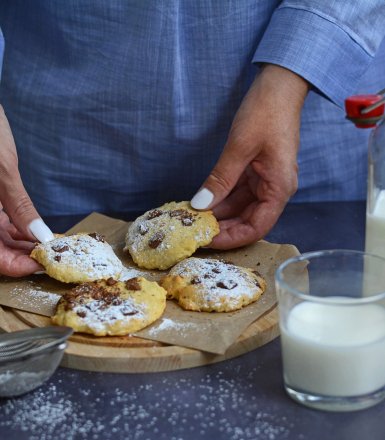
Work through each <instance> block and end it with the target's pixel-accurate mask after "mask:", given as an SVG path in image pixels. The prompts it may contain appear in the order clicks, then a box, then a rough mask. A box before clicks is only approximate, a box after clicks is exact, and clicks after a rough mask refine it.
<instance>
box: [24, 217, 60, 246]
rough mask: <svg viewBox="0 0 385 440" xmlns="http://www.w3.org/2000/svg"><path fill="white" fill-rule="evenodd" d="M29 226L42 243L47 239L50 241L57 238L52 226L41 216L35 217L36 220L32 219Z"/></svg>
mask: <svg viewBox="0 0 385 440" xmlns="http://www.w3.org/2000/svg"><path fill="white" fill-rule="evenodd" d="M28 227H29V230H30V231H31V232H32V234H33V235H34V236H35V237H36V238H37V239H38V240H39V241H40V242H41V243H45V242H46V241H50V240H53V239H54V238H55V237H54V235H53V234H52V232H51V230H50V228H49V227H48V226H47V225H46V224H45V223H44V222H43V220H42V219H41V218H35V220H32V221H31V223H30V224H29V226H28Z"/></svg>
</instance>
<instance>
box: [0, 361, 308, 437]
mask: <svg viewBox="0 0 385 440" xmlns="http://www.w3.org/2000/svg"><path fill="white" fill-rule="evenodd" d="M234 366H235V367H236V365H234V364H231V368H230V367H229V368H227V371H221V370H219V371H215V370H214V371H211V372H205V370H203V369H198V370H194V371H193V372H192V371H191V370H186V371H185V372H181V373H180V374H179V373H176V374H172V375H166V376H165V374H161V375H138V376H135V379H134V380H133V379H132V378H128V377H127V380H123V379H124V376H122V375H101V374H99V375H98V374H86V373H74V372H70V371H69V370H59V371H58V372H57V374H56V375H55V378H54V379H55V380H52V379H51V380H49V381H48V382H47V383H46V385H44V386H43V387H41V388H39V389H38V390H36V391H35V392H33V393H30V394H29V395H27V396H25V397H24V398H22V399H10V400H8V401H6V402H5V403H4V404H3V405H2V407H1V409H0V413H1V414H2V417H1V420H0V428H1V431H2V433H3V434H4V436H5V438H7V437H6V433H8V432H11V433H12V434H13V436H14V437H15V438H16V436H17V433H20V437H21V436H23V438H28V439H29V440H53V439H55V440H75V439H94V440H110V439H111V440H112V439H120V438H122V439H123V438H127V439H132V440H149V439H155V438H156V439H159V440H184V439H192V438H196V439H213V438H218V439H226V440H257V439H258V440H285V439H288V438H289V437H290V438H294V437H292V436H291V434H292V432H291V431H292V430H293V428H294V423H295V418H294V417H293V415H292V416H291V417H290V415H289V416H286V415H282V410H281V411H277V408H274V409H273V410H272V411H271V412H270V411H269V409H268V407H269V406H270V407H271V404H270V405H269V403H268V402H266V401H264V400H261V399H260V393H261V392H263V391H262V390H260V389H258V386H256V385H255V383H254V382H255V379H256V377H258V374H260V370H258V368H257V367H254V368H252V369H250V370H246V369H243V370H242V371H239V368H238V369H237V368H234ZM187 371H188V372H189V374H186V372H187ZM69 383H70V384H72V386H69V385H68V384H69ZM119 383H120V385H118V384H119ZM71 389H72V390H76V391H72V393H73V394H71ZM296 439H298V440H301V439H302V440H303V439H304V436H303V435H301V434H300V433H299V432H298V429H297V430H296Z"/></svg>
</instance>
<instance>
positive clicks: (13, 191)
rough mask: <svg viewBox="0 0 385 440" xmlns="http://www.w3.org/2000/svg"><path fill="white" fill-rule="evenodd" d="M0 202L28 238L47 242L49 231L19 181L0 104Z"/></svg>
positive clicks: (13, 148) (15, 156)
mask: <svg viewBox="0 0 385 440" xmlns="http://www.w3.org/2000/svg"><path fill="white" fill-rule="evenodd" d="M0 135H1V136H0V147H1V150H2V157H1V161H0V201H1V203H2V205H3V207H4V210H5V211H6V213H7V214H8V217H9V219H10V220H11V221H12V223H13V224H14V225H15V226H16V228H17V229H18V230H19V231H20V232H21V233H23V234H24V235H25V236H26V237H28V239H30V240H34V239H35V238H37V239H38V240H40V241H47V240H48V239H52V238H53V234H52V232H51V231H50V230H49V228H48V227H47V226H46V225H45V223H44V222H43V220H42V219H41V218H40V216H39V214H38V213H37V211H36V209H35V207H34V206H33V203H32V201H31V199H30V198H29V196H28V194H27V191H26V190H25V188H24V185H23V183H22V181H21V177H20V174H19V170H18V165H17V153H16V146H15V141H14V139H13V136H12V131H11V129H10V126H9V123H8V120H7V117H6V116H5V113H4V109H3V107H2V106H1V105H0Z"/></svg>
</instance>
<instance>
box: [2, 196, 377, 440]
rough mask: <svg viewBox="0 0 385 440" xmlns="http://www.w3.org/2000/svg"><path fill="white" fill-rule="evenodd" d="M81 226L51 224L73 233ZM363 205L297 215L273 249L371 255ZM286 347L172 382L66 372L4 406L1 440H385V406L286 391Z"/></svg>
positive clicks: (310, 208)
mask: <svg viewBox="0 0 385 440" xmlns="http://www.w3.org/2000/svg"><path fill="white" fill-rule="evenodd" d="M77 220H78V219H75V218H61V219H55V218H50V219H47V221H48V223H49V224H50V226H52V227H54V229H55V230H63V231H64V230H65V229H66V228H67V227H69V226H71V225H72V224H73V223H75V222H76V221H77ZM364 224H365V206H364V203H363V202H344V203H314V204H296V205H289V206H288V207H287V208H286V210H285V212H284V213H283V215H282V217H281V219H280V220H279V222H278V223H277V225H276V226H275V227H274V229H273V231H272V232H271V233H270V234H269V236H268V237H267V239H268V240H269V241H272V242H277V243H292V244H295V245H296V246H297V247H298V249H299V250H300V251H301V252H306V251H311V250H319V249H321V248H323V249H331V248H349V249H362V248H363V245H364ZM281 368H282V367H281V352H280V343H279V339H276V340H274V341H272V342H270V343H269V344H267V345H265V346H263V347H261V348H258V349H257V350H254V351H252V352H250V353H248V354H245V355H243V356H240V357H238V358H235V359H232V360H229V361H225V362H221V363H218V364H215V365H210V366H206V367H199V368H192V369H186V370H179V371H174V372H166V373H150V374H107V373H92V372H84V371H77V370H71V369H65V368H59V369H58V370H57V371H56V373H55V374H54V375H53V376H52V378H51V379H50V380H48V381H47V382H46V383H45V384H44V385H42V386H41V387H40V388H38V389H37V390H35V391H33V392H31V393H29V394H26V395H24V396H22V397H19V398H13V399H2V400H0V438H1V439H18V440H23V439H39V440H44V439H55V440H56V439H57V440H61V439H63V440H64V439H66V440H70V439H103V440H104V439H106V440H107V439H135V440H142V439H159V440H161V439H167V440H179V439H183V440H189V439H194V440H195V439H210V440H211V439H214V438H215V439H229V440H243V439H258V440H265V439H266V440H281V439H288V440H298V439H312V440H318V439H319V440H321V439H322V440H324V439H337V440H345V439H346V440H362V439H368V440H369V439H370V440H380V439H381V440H383V439H385V420H384V414H385V402H384V403H381V404H379V405H377V406H375V407H373V408H370V409H367V410H364V411H358V412H350V413H328V412H320V411H315V410H310V409H307V408H305V407H302V406H300V405H298V404H296V403H295V402H293V401H291V400H290V399H289V398H288V397H287V396H286V394H285V392H284V390H283V384H282V373H281Z"/></svg>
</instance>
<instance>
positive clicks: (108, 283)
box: [106, 277, 117, 286]
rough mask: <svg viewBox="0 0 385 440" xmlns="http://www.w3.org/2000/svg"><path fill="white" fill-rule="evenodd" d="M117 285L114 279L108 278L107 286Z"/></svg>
mask: <svg viewBox="0 0 385 440" xmlns="http://www.w3.org/2000/svg"><path fill="white" fill-rule="evenodd" d="M116 283H117V281H116V280H114V279H113V278H112V277H110V278H108V280H106V284H107V286H113V285H114V284H116Z"/></svg>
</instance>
